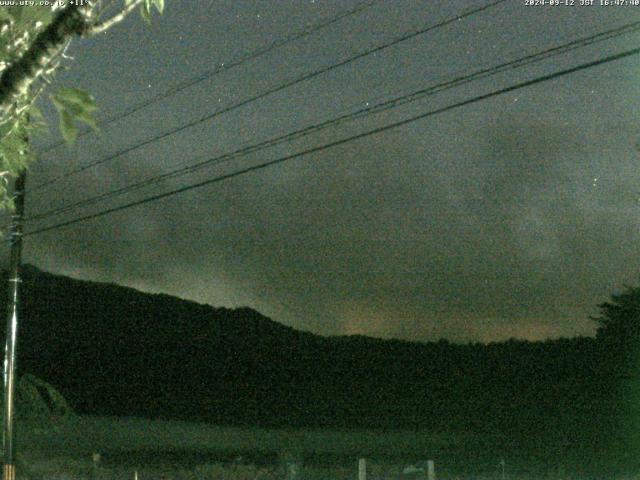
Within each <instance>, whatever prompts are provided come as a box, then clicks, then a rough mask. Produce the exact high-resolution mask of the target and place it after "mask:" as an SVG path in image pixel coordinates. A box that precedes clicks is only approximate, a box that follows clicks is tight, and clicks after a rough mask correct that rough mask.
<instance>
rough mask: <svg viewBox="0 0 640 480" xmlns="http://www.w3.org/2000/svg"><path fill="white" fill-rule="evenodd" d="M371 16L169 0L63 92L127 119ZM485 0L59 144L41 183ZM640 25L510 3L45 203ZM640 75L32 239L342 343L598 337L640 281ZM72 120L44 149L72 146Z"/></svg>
mask: <svg viewBox="0 0 640 480" xmlns="http://www.w3.org/2000/svg"><path fill="white" fill-rule="evenodd" d="M358 3H359V2H357V1H353V0H340V1H338V0H332V1H329V0H311V1H303V0H295V1H294V0H273V1H264V0H263V1H259V0H221V1H216V2H213V1H205V0H202V1H197V2H196V1H183V2H179V1H168V2H167V6H166V11H165V14H164V15H163V16H162V17H159V16H154V18H153V20H152V24H151V25H150V26H148V25H146V24H145V23H144V22H143V21H142V20H141V19H140V18H139V16H138V15H135V16H132V17H131V18H129V19H127V21H126V22H125V23H123V24H121V25H119V26H118V27H116V28H114V29H113V30H111V31H109V32H108V33H107V34H105V35H101V36H99V37H97V38H94V39H90V40H76V41H74V43H73V44H72V46H71V48H70V49H69V55H71V56H72V57H74V60H73V61H69V62H67V65H68V67H69V69H68V70H67V71H64V72H61V73H60V74H59V75H58V77H57V80H56V84H57V85H60V86H77V87H80V88H84V89H86V90H88V91H90V92H92V93H93V94H94V95H95V97H96V100H97V103H98V105H99V107H100V112H99V114H98V118H109V117H111V116H113V115H117V114H119V113H120V112H122V111H124V110H126V109H128V108H130V107H131V106H133V105H136V104H138V103H139V102H141V101H143V100H145V99H149V98H151V97H153V96H155V95H158V94H160V93H162V92H165V91H166V90H167V89H169V88H171V87H173V86H175V85H177V84H180V82H183V81H185V80H187V79H191V78H194V77H197V76H198V75H200V74H201V73H202V72H206V71H211V69H213V68H215V66H216V65H219V64H221V63H223V62H230V61H231V60H232V59H234V58H238V56H242V55H244V54H246V53H247V52H252V51H255V50H256V49H259V48H263V47H265V46H266V45H269V44H271V43H272V42H274V41H278V40H280V39H282V38H285V37H287V36H288V35H291V34H294V33H297V32H300V31H302V30H304V29H305V28H309V26H312V25H314V24H316V23H317V22H320V21H322V20H323V19H324V20H327V19H330V18H331V17H333V16H335V15H338V14H339V13H340V12H344V11H347V10H349V9H350V8H353V7H354V6H356V5H358ZM485 3H487V2H486V0H485V1H484V2H475V1H469V0H465V1H451V0H447V1H434V2H424V1H411V0H382V1H379V2H377V3H375V4H374V5H373V6H371V7H370V8H367V9H365V10H363V11H362V12H360V13H359V14H355V15H352V16H349V17H347V18H344V19H342V20H341V21H339V22H336V23H334V24H332V25H331V26H329V27H327V28H325V29H323V30H321V31H318V32H315V33H313V34H311V35H309V36H307V37H306V38H304V39H302V40H298V41H295V42H292V43H291V44H289V45H287V46H285V47H282V48H278V49H274V50H273V51H271V52H270V53H268V54H266V55H263V56H261V57H260V58H257V59H255V60H252V61H249V62H246V63H244V64H243V65H241V66H239V67H237V68H233V69H231V70H227V71H225V72H223V73H221V74H219V75H215V76H213V77H211V78H209V79H207V80H205V81H202V82H200V83H198V84H197V85H195V86H192V87H190V88H187V89H185V90H183V91H181V92H180V93H179V94H176V95H173V96H170V97H168V98H166V99H164V100H162V101H160V102H157V103H154V104H153V105H150V106H149V107H147V108H145V109H143V110H140V111H139V112H137V113H135V114H133V115H130V116H128V117H126V118H124V119H122V120H120V121H118V122H115V123H112V124H110V125H108V126H105V127H103V128H102V129H101V132H100V133H99V134H98V135H94V134H91V135H87V136H84V137H82V138H80V139H79V140H78V141H77V142H76V144H75V145H73V146H71V147H60V148H57V149H56V150H54V151H52V152H49V153H47V154H45V155H44V156H43V157H42V158H40V159H39V160H38V162H37V164H35V165H34V166H33V167H32V169H31V171H30V174H29V179H28V186H29V187H34V186H36V185H39V184H41V183H43V182H46V181H48V180H49V179H52V178H56V177H58V176H60V175H61V174H65V172H69V171H71V170H73V169H75V168H77V167H78V166H80V165H83V164H87V163H89V162H93V161H96V160H98V159H100V158H103V157H105V156H108V155H109V154H112V153H113V152H116V151H118V150H121V149H123V148H126V147H129V146H131V145H134V144H136V143H139V142H142V141H144V140H145V139H147V138H149V137H152V136H155V135H158V134H159V133H162V132H165V131H167V130H170V129H172V128H175V127H178V126H180V125H183V124H185V123H187V122H189V121H193V120H194V119H197V118H199V117H202V116H204V115H206V114H208V113H211V112H214V111H216V110H217V109H219V108H221V107H224V106H228V105H231V104H233V103H236V102H238V101H240V100H242V99H244V98H248V97H251V96H254V95H256V94H257V93H260V92H262V91H265V90H268V89H270V88H273V87H274V86H277V85H279V84H282V83H285V82H287V81H289V80H292V79H295V78H296V77H299V76H301V75H303V74H305V73H307V72H311V71H314V70H317V69H319V68H321V67H323V66H328V65H331V64H334V63H337V62H339V61H341V60H343V59H345V58H348V57H350V56H352V55H355V54H357V53H359V52H361V51H364V50H367V49H370V48H372V47H374V46H376V45H379V44H383V43H387V42H389V41H390V40H391V39H393V38H396V37H398V36H399V35H402V34H404V33H407V32H410V31H412V30H415V29H420V28H423V27H424V26H425V25H430V24H435V23H438V22H440V21H442V20H444V19H446V18H449V17H452V16H455V15H457V14H460V13H463V12H465V11H467V10H469V9H472V8H474V7H478V6H481V5H484V4H485ZM576 3H579V0H576ZM597 3H599V0H598V1H597ZM638 20H640V7H629V6H626V7H619V6H609V7H604V6H599V5H595V6H591V7H587V6H578V5H575V6H573V7H569V6H553V7H550V6H545V7H541V6H526V5H525V2H524V0H513V1H511V0H509V1H507V2H506V3H502V4H499V5H496V6H494V7H492V8H489V9H487V10H485V11H483V12H481V13H478V14H476V15H473V16H471V17H468V18H464V19H461V20H459V21H456V22H454V23H453V24H450V25H447V26H445V27H442V28H440V29H436V30H434V31H431V32H429V33H426V34H424V35H419V36H416V37H415V38H413V39H411V40H408V41H405V42H402V43H399V44H398V45H396V46H393V47H391V48H388V49H385V50H382V51H380V52H378V53H376V54H375V55H370V56H367V57H366V58H362V59H360V60H358V61H356V62H353V63H351V64H349V65H347V66H345V67H342V68H338V69H334V70H332V71H330V72H328V73H327V74H324V75H321V76H318V77H317V78H314V79H312V80H309V81H306V82H301V83H299V84H298V85H295V86H294V87H292V88H288V89H285V90H283V91H280V92H278V93H276V94H273V95H270V96H268V97H266V98H263V99H261V100H259V101H256V102H252V103H250V104H249V105H246V106H244V107H242V108H239V109H236V110H234V111H233V112H229V113H227V114H224V115H220V116H218V117H216V118H214V119H211V120H210V121H206V122H202V123H201V124H199V125H196V126H194V127H193V128H189V129H186V130H184V131H182V132H180V133H178V134H175V135H171V136H167V137H166V138H164V139H163V140H161V141H157V142H154V143H152V144H150V145H147V146H145V147H143V148H139V149H137V150H134V151H131V152H130V153H128V154H126V155H124V156H122V157H120V158H118V159H117V160H114V161H110V162H105V163H103V164H102V165H100V166H99V167H95V168H90V169H87V170H86V171H85V172H83V173H82V174H78V175H73V176H67V178H66V179H65V180H63V181H58V182H55V183H54V184H52V185H49V186H47V187H46V188H40V189H38V190H36V191H33V192H32V193H29V194H28V196H27V213H28V214H30V215H33V214H37V213H40V212H43V211H46V210H49V209H50V208H51V207H56V206H59V205H65V204H68V203H70V202H74V201H78V200H81V199H84V198H88V197H91V196H94V195H97V194H100V193H103V192H108V191H110V190H113V189H116V188H120V187H123V186H126V185H128V184H130V183H133V182H137V181H140V180H143V179H145V178H149V177H152V176H154V175H158V174H161V173H162V172H166V171H170V170H172V169H175V168H177V167H179V166H183V165H188V164H191V163H195V162H197V161H198V160H202V159H204V158H209V157H214V156H217V155H221V154H224V153H227V152H231V151H234V150H236V149H238V148H240V147H243V146H248V145H252V144H254V143H258V142H260V141H263V140H266V139H270V138H272V137H275V136H279V135H282V134H286V133H288V132H291V131H294V130H297V129H300V128H303V127H305V126H307V125H310V124H314V123H318V122H319V121H323V120H327V119H331V118H334V117H336V116H338V115H340V114H343V113H348V112H351V111H355V110H358V109H360V108H364V107H365V106H367V105H368V104H376V103H378V102H380V101H382V100H385V99H389V98H393V97H395V96H399V95H402V94H406V93H409V92H412V91H414V90H418V89H420V88H424V87H427V86H430V85H432V84H435V83H439V82H443V81H446V80H449V79H452V78H456V77H459V76H463V75H466V74H468V73H471V72H473V71H475V70H478V69H481V68H487V67H491V66H494V65H497V64H500V63H503V62H506V61H509V60H513V59H517V58H519V57H522V56H525V55H528V54H531V53H535V52H538V51H541V50H544V49H546V48H550V47H553V46H556V45H560V44H564V43H567V42H569V41H572V40H575V39H577V38H582V37H586V36H589V35H592V34H595V33H598V32H602V31H606V30H609V29H612V28H615V27H619V26H621V25H624V24H626V23H629V22H632V21H638ZM639 46H640V35H639V34H638V33H632V34H626V35H624V36H621V37H619V38H615V39H611V40H607V41H605V42H602V43H598V44H595V45H592V46H588V47H585V48H581V49H578V50H575V51H572V52H570V53H568V54H565V55H561V56H558V57H553V58H550V59H548V60H545V61H543V62H540V63H537V64H534V65H529V66H526V67H523V68H520V69H514V70H510V71H507V72H504V73H502V74H499V75H496V76H493V77H490V78H487V79H484V80H481V81H477V82H473V83H469V84H467V85H464V86H461V87H459V88H455V89H452V90H449V91H446V92H442V93H440V94H437V95H434V96H431V97H428V98H426V99H423V100H421V101H418V102H415V103H412V104H409V105H405V106H402V107H400V108H397V109H392V110H388V111H385V112H383V113H380V114H378V115H373V116H370V117H367V118H366V119H362V120H358V121H355V122H351V123H348V124H342V125H339V126H337V127H336V128H332V129H328V130H325V131H323V132H320V133H319V134H317V135H310V136H307V137H305V138H302V139H299V140H296V141H293V142H291V143H285V144H283V145H280V146H277V147H275V148H272V149H269V150H265V151H262V152H259V153H256V154H252V155H248V156H246V157H242V158H239V159H234V160H232V161H229V162H226V163H224V164H221V165H218V166H214V167H212V168H208V169H204V170H200V171H197V172H195V173H193V174H191V175H187V176H184V177H179V178H175V179H171V180H167V181H165V182H163V183H160V184H158V185H155V186H153V187H151V188H148V189H146V190H141V191H139V192H136V193H135V194H133V195H130V196H127V197H119V198H116V199H114V200H112V201H110V202H104V203H100V204H96V205H94V206H91V207H89V208H86V209H83V210H77V211H73V212H69V213H68V214H65V215H61V216H58V217H55V218H51V219H49V220H47V221H43V222H38V223H33V224H30V225H29V227H28V228H27V230H33V229H34V228H36V227H41V226H46V225H49V224H54V223H57V222H59V221H63V220H66V219H73V218H76V217H78V216H81V215H86V214H89V213H92V212H94V211H98V210H102V209H105V208H109V207H112V206H117V205H120V204H123V203H127V202H130V201H132V200H135V199H137V198H143V197H145V196H148V195H152V194H155V193H160V192H164V191H168V190H171V189H175V188H178V187H180V186H183V185H189V184H192V183H196V182H198V181H202V180H204V179H207V178H211V177H214V176H217V175H220V174H224V173H228V172H233V171H235V170H238V169H241V168H245V167H247V166H250V165H255V164H258V163H261V162H263V161H265V160H269V159H275V158H278V157H282V156H285V155H289V154H292V153H295V152H298V151H302V150H305V149H307V148H311V147H314V146H316V145H321V144H324V143H328V142H331V141H334V140H337V139H340V138H343V137H347V136H349V135H353V134H356V133H358V132H362V131H366V130H368V129H371V128H374V127H376V126H380V125H386V124H389V123H392V122H394V121H398V120H400V119H403V118H408V117H410V116H412V115H416V114H418V113H420V112H424V111H428V110H431V109H434V108H438V107H443V106H446V105H449V104H451V103H454V102H457V101H460V100H464V99H466V98H470V97H473V96H476V95H481V94H483V93H487V92H490V91H492V90H496V89H499V88H502V87H506V86H509V85H512V84H514V83H517V82H521V81H524V80H528V79H531V78H535V77H536V76H540V75H545V74H548V73H551V72H554V71H557V70H560V69H564V68H569V67H572V66H575V65H578V64H580V63H584V62H589V61H593V60H596V59H598V58H602V57H605V56H607V55H611V54H613V53H616V52H621V51H624V50H628V49H631V48H637V47H639ZM639 80H640V56H632V57H629V58H627V59H623V60H620V61H616V62H611V63H608V64H605V65H602V66H598V67H594V68H589V69H587V70H584V71H581V72H578V73H575V74H572V75H568V76H564V77H562V78H559V79H556V80H552V81H549V82H544V83H540V84H537V85H535V86H532V87H528V88H523V89H520V90H516V91H514V92H510V93H508V94H504V95H501V96H498V97H494V98H491V99H488V100H485V101H481V102H478V103H475V104H473V105H469V106H466V107H462V108H457V109H453V110H451V111H448V112H446V113H443V114H440V115H436V116H432V117H430V118H427V119H424V120H421V121H417V122H414V123H410V124H408V125H405V126H403V127H400V128H396V129H392V130H388V131H386V132H384V133H381V134H377V135H374V136H369V137H366V138H363V139H360V140H357V141H353V142H350V143H347V144H344V145H342V146H339V147H335V148H331V149H326V150H324V151H321V152H319V153H314V154H311V155H307V156H304V157H301V158H297V159H295V160H292V161H288V162H284V163H281V164H278V165H276V166H273V167H270V168H267V169H263V170H259V171H256V172H252V173H248V174H246V175H243V176H240V177H237V178H233V179H230V180H227V181H224V182H220V183H216V184H213V185H209V186H206V187H203V188H199V189H194V190H191V191H188V192H186V193H182V194H179V195H175V196H171V197H168V198H165V199H163V200H160V201H155V202H151V203H147V204H144V205H141V206H138V207H134V208H130V209H127V210H123V211H121V212H118V213H115V214H111V215H107V216H103V217H100V218H97V219H94V220H91V221H87V222H82V223H78V224H75V225H73V226H69V227H65V228H59V229H55V230H52V231H50V232H47V233H42V234H39V235H33V236H29V237H27V238H26V239H25V253H24V261H25V262H26V263H32V264H34V265H36V266H39V267H40V268H42V269H45V270H48V271H50V272H53V273H60V274H64V275H70V276H73V277H76V278H81V279H87V280H97V281H107V282H114V283H119V284H123V285H128V286H132V287H135V288H138V289H141V290H144V291H150V292H165V293H169V294H172V295H176V296H179V297H183V298H187V299H193V300H196V301H198V302H203V303H208V304H211V305H214V306H230V307H232V306H244V305H246V306H250V307H253V308H255V309H257V310H259V311H261V312H262V313H264V314H265V315H268V316H270V317H271V318H273V319H274V320H276V321H279V322H282V323H285V324H287V325H291V326H293V327H295V328H299V329H304V330H309V331H312V332H316V333H320V334H356V333H357V334H365V335H372V336H380V337H396V338H403V339H412V340H426V341H428V340H437V339H439V338H442V337H444V338H447V339H449V340H452V341H465V342H466V341H476V340H478V341H491V340H504V339H507V338H509V337H518V338H527V339H543V338H549V337H551V338H555V337H560V336H575V335H592V334H593V333H594V331H595V324H594V322H592V321H591V320H589V315H594V314H596V313H597V307H596V306H597V304H598V303H601V302H603V301H605V300H606V299H607V298H608V296H609V295H610V294H611V293H613V292H615V291H616V289H620V288H622V286H623V285H624V284H625V283H626V284H637V283H638V278H639V277H638V258H640V242H639V241H638V217H639V215H640V183H639V181H640V170H639V169H638V164H639V162H640V150H639V147H638V144H639V142H640V130H639V129H638V111H639V110H638V107H639V106H640V81H639ZM43 109H44V110H45V113H46V114H47V115H49V114H51V107H49V106H47V105H45V104H44V103H43ZM51 118H52V119H53V118H54V117H53V116H51ZM52 122H53V126H52V128H51V130H52V133H50V134H44V135H42V136H41V137H40V138H38V139H36V140H34V145H35V146H36V150H42V149H44V148H45V147H46V146H48V145H51V144H54V143H55V142H57V141H58V137H57V128H56V126H55V121H54V120H52Z"/></svg>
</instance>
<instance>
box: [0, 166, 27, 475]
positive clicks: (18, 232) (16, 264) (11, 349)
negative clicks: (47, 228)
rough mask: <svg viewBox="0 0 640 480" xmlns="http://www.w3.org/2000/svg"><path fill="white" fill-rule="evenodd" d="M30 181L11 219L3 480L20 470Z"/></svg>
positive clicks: (18, 186)
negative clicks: (17, 425)
mask: <svg viewBox="0 0 640 480" xmlns="http://www.w3.org/2000/svg"><path fill="white" fill-rule="evenodd" d="M26 180H27V172H26V169H23V170H22V172H21V173H20V175H18V177H17V178H16V180H15V183H14V211H13V215H12V216H11V232H10V234H9V235H10V236H9V241H10V245H11V256H10V263H9V279H8V281H9V285H8V292H9V299H8V302H7V329H6V333H5V335H6V338H5V349H4V426H3V427H4V428H3V431H2V445H3V447H4V469H3V477H2V478H3V480H15V478H16V467H15V458H14V417H15V409H14V398H15V386H16V380H15V371H16V348H17V342H18V307H19V300H20V296H19V294H20V282H21V280H20V263H21V261H22V217H23V216H24V193H25V182H26Z"/></svg>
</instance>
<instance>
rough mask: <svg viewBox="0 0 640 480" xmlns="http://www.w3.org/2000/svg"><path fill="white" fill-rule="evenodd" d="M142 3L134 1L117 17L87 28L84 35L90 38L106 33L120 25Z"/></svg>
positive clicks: (138, 0)
mask: <svg viewBox="0 0 640 480" xmlns="http://www.w3.org/2000/svg"><path fill="white" fill-rule="evenodd" d="M142 2H143V0H135V1H134V2H132V3H131V4H130V5H129V6H127V7H126V8H125V9H124V10H122V11H121V12H120V13H118V14H117V15H114V16H113V17H111V18H110V19H109V20H105V21H104V22H100V23H97V24H95V25H92V26H90V27H88V28H87V29H86V30H85V32H84V35H86V36H91V35H97V34H99V33H102V32H106V31H107V30H109V29H110V28H111V27H113V26H114V25H115V24H117V23H120V22H121V21H123V20H124V19H125V18H127V15H129V14H130V13H131V12H132V11H133V9H134V8H136V7H137V6H138V5H140V4H141V3H142Z"/></svg>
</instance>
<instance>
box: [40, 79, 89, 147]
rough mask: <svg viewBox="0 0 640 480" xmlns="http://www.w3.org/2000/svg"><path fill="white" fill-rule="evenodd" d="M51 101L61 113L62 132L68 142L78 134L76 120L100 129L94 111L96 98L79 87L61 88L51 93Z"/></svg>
mask: <svg viewBox="0 0 640 480" xmlns="http://www.w3.org/2000/svg"><path fill="white" fill-rule="evenodd" d="M51 101H52V102H53V104H54V105H55V107H56V109H57V110H58V114H59V115H60V132H61V133H62V136H63V138H64V139H65V141H66V142H68V143H73V142H74V141H75V139H76V137H77V135H78V129H77V127H76V125H75V121H76V120H77V121H81V122H84V123H86V124H87V125H89V126H90V127H91V128H93V129H94V130H97V129H98V126H97V125H96V122H95V119H94V118H93V115H92V113H93V112H95V111H96V110H97V107H96V104H95V100H94V99H93V97H92V96H91V95H89V94H88V93H87V92H85V91H83V90H80V89H77V88H61V89H60V90H58V91H57V92H56V93H55V94H53V95H51Z"/></svg>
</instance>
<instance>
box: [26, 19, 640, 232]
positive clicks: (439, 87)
mask: <svg viewBox="0 0 640 480" xmlns="http://www.w3.org/2000/svg"><path fill="white" fill-rule="evenodd" d="M639 30H640V21H637V22H632V23H629V24H626V25H623V26H621V27H618V28H615V29H611V30H607V31H604V32H600V33H597V34H594V35H590V36H588V37H584V38H581V39H578V40H574V41H572V42H569V43H566V44H563V45H559V46H555V47H551V48H547V49H545V50H542V51H540V52H537V53H533V54H530V55H526V56H524V57H521V58H518V59H515V60H512V61H509V62H506V63H502V64H500V65H497V66H494V67H491V68H485V69H481V70H478V71H475V72H473V73H471V74H469V75H465V76H462V77H457V78H454V79H452V80H449V81H446V82H441V83H439V84H436V85H432V86H430V87H427V88H423V89H420V90H417V91H414V92H411V93H409V94H406V95H402V96H399V97H395V98H392V99H390V100H386V101H383V102H381V103H378V104H377V105H372V106H370V107H366V108H362V109H359V110H357V111H355V112H352V113H349V114H345V115H341V116H338V117H336V118H333V119H331V120H327V121H324V122H321V123H318V124H314V125H310V126H308V127H305V128H303V129H300V130H297V131H294V132H291V133H288V134H286V135H281V136H278V137H275V138H272V139H269V140H265V141H263V142H260V143H258V144H254V145H250V146H247V147H243V148H240V149H238V150H235V151H233V152H231V153H226V154H223V155H220V156H217V157H213V158H208V159H206V160H203V161H200V162H197V163H195V164H192V165H188V166H183V167H180V168H178V169H175V170H172V171H170V172H166V173H162V174H159V175H156V176H154V177H151V178H147V179H145V180H142V181H140V182H137V183H134V184H131V185H127V186H125V187H122V188H118V189H115V190H112V191H110V192H106V193H103V194H100V195H96V196H93V197H90V198H87V199H84V200H80V201H78V202H75V203H71V204H69V205H63V206H61V207H57V208H54V209H51V210H48V211H45V212H43V213H39V214H36V215H33V216H31V217H27V219H26V220H29V221H35V220H43V219H46V218H49V217H51V216H54V215H59V214H62V213H65V212H68V211H71V210H74V209H76V208H81V207H86V206H89V205H93V204H96V203H99V202H102V201H105V200H108V199H112V198H116V197H118V196H121V195H125V194H128V193H132V192H135V191H137V190H139V189H141V188H145V187H149V186H151V185H154V184H156V183H159V182H161V181H164V180H167V179H170V178H176V177H179V176H182V175H187V174H190V173H193V172H195V171H197V170H200V169H202V168H206V167H210V166H212V165H217V164H220V163H222V162H227V161H230V160H233V159H235V158H238V157H241V156H245V155H248V154H250V153H255V152H258V151H261V150H264V149H266V148H270V147H273V146H275V145H278V144H281V143H284V142H290V141H292V140H297V139H300V138H303V137H305V136H307V135H310V134H312V133H316V132H318V131H320V130H323V129H326V128H329V127H333V126H336V125H339V124H342V123H344V122H346V121H349V120H353V119H357V118H362V117H363V116H365V115H371V114H374V113H379V112H381V111H384V110H388V109H391V108H396V107H398V106H401V105H404V104H407V103H410V102H415V101H417V100H421V99H423V98H425V97H427V96H431V95H434V94H436V93H440V92H442V91H445V90H449V89H451V88H454V87H458V86H460V85H464V84H467V83H470V82H472V81H477V80H479V79H482V78H487V77H490V76H493V75H497V74H499V73H503V72H505V71H510V70H513V69H515V68H520V67H522V66H525V65H530V64H532V63H537V62H540V61H542V60H545V59H548V58H551V57H553V56H557V55H561V54H564V53H567V52H569V51H572V50H575V49H577V48H583V47H585V46H588V45H592V44H594V43H597V42H601V41H604V40H609V39H612V38H615V37H619V36H621V35H624V34H627V33H631V32H635V31H639Z"/></svg>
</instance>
